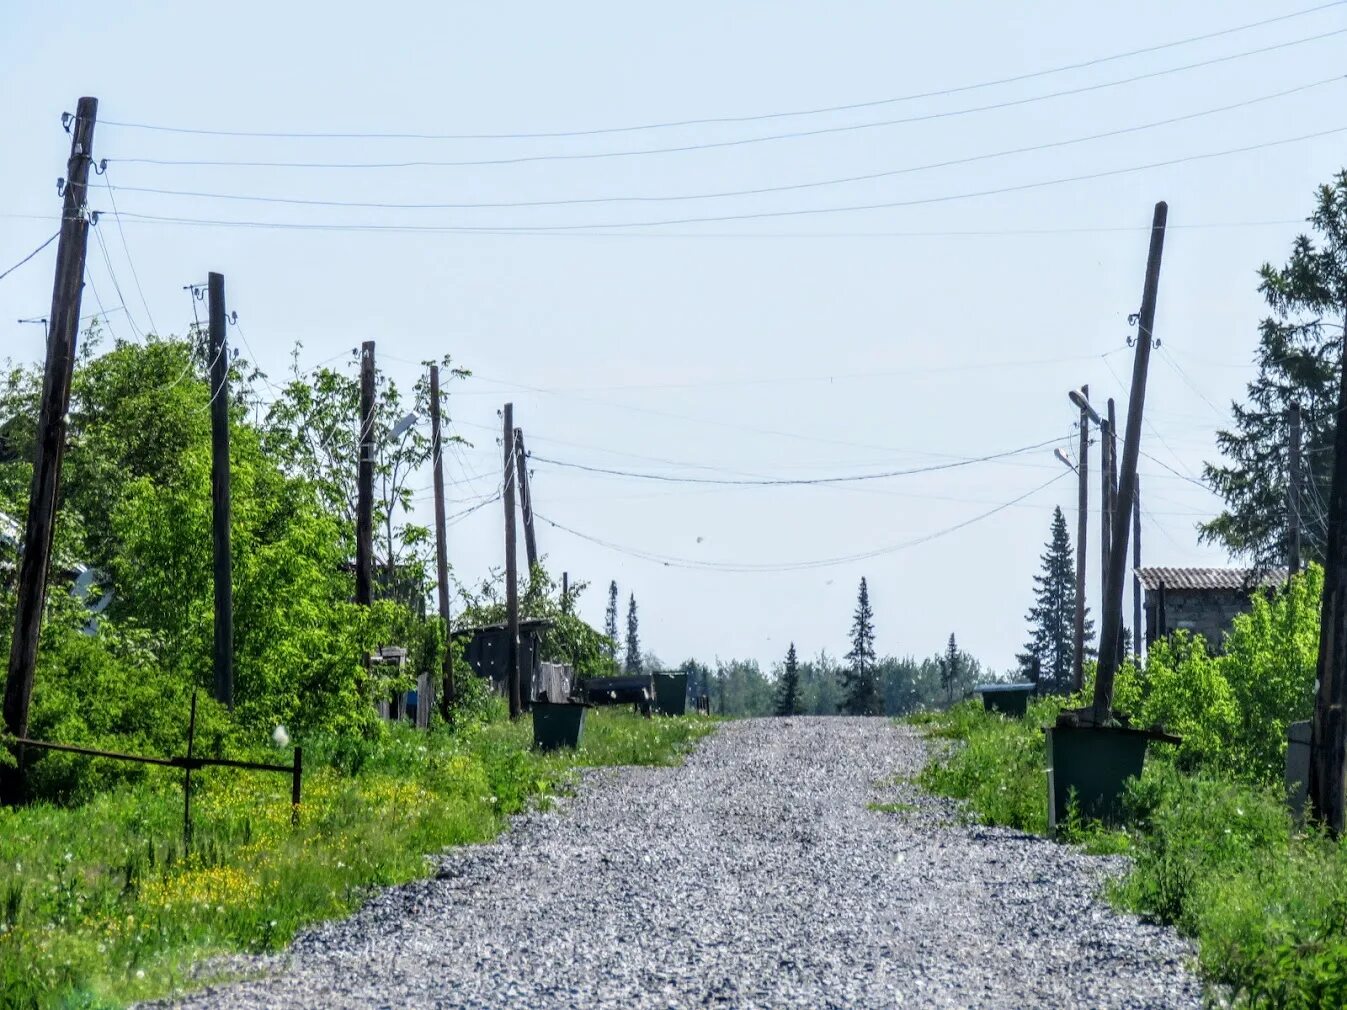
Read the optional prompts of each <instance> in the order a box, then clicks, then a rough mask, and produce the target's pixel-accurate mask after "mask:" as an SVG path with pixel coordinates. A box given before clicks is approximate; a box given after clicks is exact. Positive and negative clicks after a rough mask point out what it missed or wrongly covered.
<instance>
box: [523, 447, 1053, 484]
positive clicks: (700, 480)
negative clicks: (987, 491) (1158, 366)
mask: <svg viewBox="0 0 1347 1010" xmlns="http://www.w3.org/2000/svg"><path fill="white" fill-rule="evenodd" d="M1058 441H1060V438H1059V437H1057V436H1054V437H1052V438H1049V439H1046V440H1045V441H1042V442H1035V443H1034V444H1033V445H1025V446H1021V447H1020V448H1018V449H1008V450H1006V451H1005V452H996V453H992V454H990V455H987V456H977V457H973V458H968V459H960V460H955V461H953V462H949V463H935V464H932V465H930V466H919V467H911V468H909V469H904V470H888V471H885V472H881V473H864V474H849V475H846V476H840V477H766V478H728V477H720V478H717V477H691V476H684V475H677V474H659V473H649V472H646V473H642V472H639V471H635V470H616V469H610V468H608V467H601V466H589V465H587V464H584V463H572V462H567V461H566V460H559V459H552V458H550V457H547V456H539V455H537V454H536V453H532V452H530V453H529V459H531V460H536V461H538V462H540V463H549V464H551V465H552V466H560V467H566V468H568V469H571V470H584V471H587V472H589V473H601V474H608V475H611V476H617V477H635V478H637V479H640V480H657V481H664V482H665V483H669V484H716V485H720V486H735V487H805V486H809V485H815V484H845V483H852V482H855V481H866V480H884V479H886V478H889V477H907V476H910V475H912V474H919V473H935V472H937V471H940V470H954V469H957V468H959V467H965V466H971V465H972V464H974V463H987V462H990V461H992V460H997V459H1005V458H1006V457H1007V456H1019V455H1021V454H1023V453H1026V452H1031V451H1032V450H1034V449H1042V448H1043V447H1044V446H1048V445H1052V444H1053V443H1054V442H1058Z"/></svg>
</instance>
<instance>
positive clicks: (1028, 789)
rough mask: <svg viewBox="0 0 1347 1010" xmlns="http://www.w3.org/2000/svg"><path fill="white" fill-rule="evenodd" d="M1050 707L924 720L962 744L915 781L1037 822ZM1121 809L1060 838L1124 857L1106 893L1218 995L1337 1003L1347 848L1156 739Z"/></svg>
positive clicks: (1344, 950) (1341, 985) (1346, 998)
mask: <svg viewBox="0 0 1347 1010" xmlns="http://www.w3.org/2000/svg"><path fill="white" fill-rule="evenodd" d="M1059 705H1060V702H1057V701H1053V700H1047V701H1043V702H1039V703H1037V704H1036V705H1034V706H1031V708H1030V711H1029V713H1028V715H1027V716H1026V717H1025V718H1024V719H1006V718H1003V717H1001V716H996V715H988V714H986V713H984V712H983V711H982V710H981V706H980V705H978V704H974V703H968V704H964V705H960V706H957V707H955V708H954V709H952V710H951V711H949V712H948V713H940V714H938V715H936V716H933V717H928V718H927V719H926V720H925V725H926V727H927V730H928V732H930V733H932V734H933V735H936V736H940V737H947V738H950V739H953V740H957V741H960V743H959V745H957V746H955V747H952V748H950V749H949V750H948V751H947V752H945V753H943V754H940V755H937V756H936V757H935V758H934V759H933V760H932V761H931V762H930V764H928V766H927V767H926V769H925V770H924V771H923V772H922V774H921V784H922V785H923V786H925V787H926V788H927V789H929V790H931V791H933V792H936V793H940V794H943V795H946V796H953V797H956V798H959V799H963V800H966V801H967V802H968V804H969V808H970V812H971V813H972V814H973V815H974V816H976V817H977V818H978V819H979V820H981V821H982V822H983V823H987V824H999V825H1006V826H1011V827H1016V828H1020V829H1022V830H1028V831H1036V832H1039V833H1043V832H1044V831H1045V830H1046V821H1047V813H1046V805H1047V787H1046V782H1045V778H1044V768H1045V767H1046V755H1045V753H1044V740H1043V733H1042V729H1041V727H1042V726H1043V725H1044V724H1046V723H1048V722H1050V721H1051V720H1052V718H1053V717H1055V715H1056V709H1057V707H1058V706H1059ZM1129 809H1130V813H1131V818H1130V827H1129V828H1128V829H1127V830H1125V831H1108V830H1104V829H1102V828H1099V827H1097V826H1089V825H1080V824H1073V825H1072V826H1071V827H1070V828H1068V830H1067V832H1066V835H1067V837H1066V839H1065V840H1066V841H1070V842H1078V843H1081V844H1084V845H1086V847H1087V848H1089V849H1091V850H1093V851H1097V852H1102V851H1107V852H1119V851H1121V852H1126V853H1128V854H1129V855H1130V856H1131V857H1132V860H1133V863H1132V869H1131V871H1130V872H1129V873H1128V874H1127V876H1126V877H1125V878H1124V879H1123V880H1121V881H1120V882H1118V883H1117V884H1116V885H1114V886H1113V887H1112V888H1111V889H1110V892H1109V898H1110V900H1111V901H1112V902H1113V903H1114V904H1116V905H1118V906H1119V907H1121V908H1125V909H1127V910H1129V911H1132V912H1135V913H1137V914H1139V915H1141V916H1143V917H1145V918H1147V919H1150V920H1153V921H1156V922H1162V923H1167V924H1172V925H1174V926H1176V927H1177V928H1178V929H1179V930H1180V931H1181V932H1182V933H1184V934H1185V935H1187V936H1189V937H1192V938H1193V939H1195V940H1196V942H1197V946H1198V969H1199V970H1200V972H1201V974H1202V976H1203V978H1204V980H1205V981H1206V982H1207V983H1208V985H1209V987H1210V991H1211V992H1212V993H1218V994H1220V997H1221V999H1222V1000H1224V1001H1226V1002H1225V1003H1224V1005H1229V1006H1239V1007H1269V1008H1271V1007H1276V1008H1286V1010H1311V1008H1313V1010H1320V1008H1328V1007H1342V1006H1347V847H1344V845H1342V844H1339V843H1335V842H1332V841H1330V840H1328V839H1327V838H1325V837H1324V836H1323V835H1322V834H1321V833H1319V832H1317V831H1314V830H1306V829H1302V828H1299V827H1297V826H1296V825H1294V824H1293V823H1292V821H1291V819H1290V817H1289V815H1288V814H1287V811H1286V809H1285V806H1284V805H1283V803H1282V802H1281V799H1280V797H1279V796H1277V795H1276V794H1275V792H1274V791H1273V790H1271V789H1265V788H1261V787H1256V786H1252V785H1248V784H1244V783H1240V782H1236V781H1234V780H1232V779H1227V778H1223V777H1220V776H1217V775H1214V774H1212V773H1210V772H1202V773H1194V774H1183V773H1181V772H1180V771H1179V769H1178V768H1177V767H1176V766H1175V764H1174V761H1173V758H1172V756H1170V755H1167V754H1165V753H1164V752H1163V751H1160V750H1159V749H1153V751H1152V753H1151V755H1150V756H1149V757H1148V758H1147V767H1146V772H1145V774H1144V775H1143V776H1142V778H1141V779H1140V780H1139V781H1138V782H1136V783H1134V784H1133V787H1132V789H1131V792H1130V795H1129Z"/></svg>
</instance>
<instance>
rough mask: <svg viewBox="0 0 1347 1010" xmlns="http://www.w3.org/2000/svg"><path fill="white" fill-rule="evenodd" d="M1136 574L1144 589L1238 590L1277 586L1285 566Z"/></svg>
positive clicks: (1155, 570)
mask: <svg viewBox="0 0 1347 1010" xmlns="http://www.w3.org/2000/svg"><path fill="white" fill-rule="evenodd" d="M1136 573H1137V577H1138V578H1140V579H1141V584H1142V585H1143V586H1145V587H1146V588H1147V589H1152V590H1153V589H1159V588H1160V583H1162V582H1163V583H1164V584H1165V589H1166V590H1170V589H1179V590H1203V589H1206V590H1222V589H1223V590H1232V589H1233V590H1240V589H1256V588H1260V587H1264V586H1280V585H1281V584H1282V583H1283V582H1285V581H1286V569H1285V568H1264V569H1257V568H1164V567H1157V568H1138V569H1137V570H1136Z"/></svg>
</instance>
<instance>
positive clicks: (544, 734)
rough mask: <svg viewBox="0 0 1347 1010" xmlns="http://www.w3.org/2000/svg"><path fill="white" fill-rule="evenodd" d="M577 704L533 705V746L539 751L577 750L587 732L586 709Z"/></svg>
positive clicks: (553, 703)
mask: <svg viewBox="0 0 1347 1010" xmlns="http://www.w3.org/2000/svg"><path fill="white" fill-rule="evenodd" d="M588 707H589V706H588V705H582V704H578V703H575V702H560V703H559V702H552V701H535V702H534V703H533V746H535V747H537V748H538V749H539V750H557V749H559V748H561V747H570V748H576V747H579V746H580V740H581V739H582V738H583V736H584V732H585V709H587V708H588Z"/></svg>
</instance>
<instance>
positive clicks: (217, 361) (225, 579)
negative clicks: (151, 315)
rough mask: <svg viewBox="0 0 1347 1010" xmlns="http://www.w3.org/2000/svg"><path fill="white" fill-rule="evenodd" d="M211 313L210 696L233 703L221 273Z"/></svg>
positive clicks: (213, 280) (213, 285) (210, 294)
mask: <svg viewBox="0 0 1347 1010" xmlns="http://www.w3.org/2000/svg"><path fill="white" fill-rule="evenodd" d="M206 300H207V305H208V308H209V312H210V337H209V339H210V343H209V348H210V358H209V359H208V360H209V361H210V500H211V528H212V531H213V534H214V537H213V539H214V550H215V652H214V660H215V700H216V701H218V702H219V703H220V704H222V705H226V706H228V707H229V708H230V709H231V710H232V709H233V707H234V575H233V570H234V565H233V555H232V554H231V553H230V542H229V520H230V511H231V506H230V497H229V335H228V333H226V327H227V326H228V320H226V318H225V295H224V275H223V274H215V273H213V274H210V276H209V277H208V278H207V280H206Z"/></svg>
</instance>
